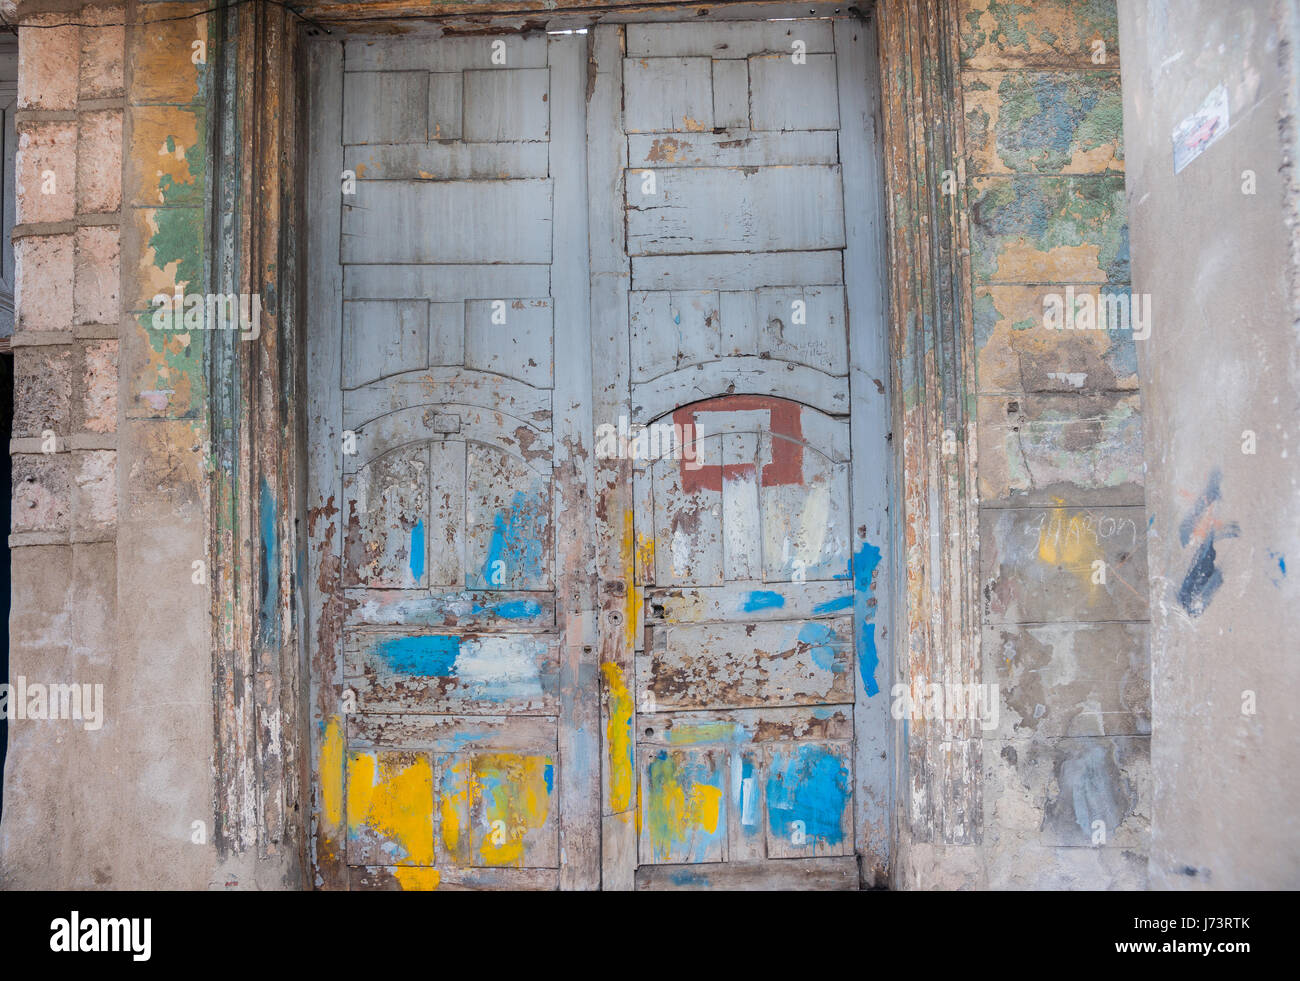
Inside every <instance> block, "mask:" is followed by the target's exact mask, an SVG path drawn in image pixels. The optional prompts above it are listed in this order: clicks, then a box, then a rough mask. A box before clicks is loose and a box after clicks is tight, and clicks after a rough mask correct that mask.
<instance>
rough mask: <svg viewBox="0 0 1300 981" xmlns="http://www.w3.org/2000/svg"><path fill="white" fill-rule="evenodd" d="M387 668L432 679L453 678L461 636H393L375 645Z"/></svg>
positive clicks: (376, 651)
mask: <svg viewBox="0 0 1300 981" xmlns="http://www.w3.org/2000/svg"><path fill="white" fill-rule="evenodd" d="M375 653H376V654H378V655H379V656H380V657H381V658H383V659H384V661H385V662H386V663H387V664H388V667H389V668H390V669H391V670H393V671H395V672H398V673H400V674H414V675H423V676H425V677H430V678H447V677H454V676H455V674H456V658H457V657H458V656H459V655H460V638H459V637H455V636H451V635H449V634H435V635H432V636H429V637H392V638H390V639H388V640H385V641H383V642H381V643H380V644H379V645H378V646H376V647H375Z"/></svg>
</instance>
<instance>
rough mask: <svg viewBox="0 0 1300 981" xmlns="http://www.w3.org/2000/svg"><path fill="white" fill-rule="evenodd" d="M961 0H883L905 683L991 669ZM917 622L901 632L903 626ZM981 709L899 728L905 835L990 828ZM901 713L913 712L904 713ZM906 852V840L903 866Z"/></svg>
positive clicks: (957, 835)
mask: <svg viewBox="0 0 1300 981" xmlns="http://www.w3.org/2000/svg"><path fill="white" fill-rule="evenodd" d="M958 7H959V4H958V3H957V0H882V2H881V3H880V5H879V17H880V73H881V81H882V94H883V98H884V133H885V141H884V142H885V188H886V195H887V200H888V208H887V213H888V218H889V224H888V241H889V293H890V333H891V336H890V351H891V371H892V374H893V378H892V382H893V397H894V446H895V461H896V462H895V466H896V467H897V468H898V479H897V482H896V484H895V486H896V487H897V488H898V489H899V492H900V493H899V496H898V498H897V499H896V500H895V507H896V508H897V512H896V516H895V524H894V532H895V536H896V537H895V549H896V554H897V556H898V559H899V561H898V562H897V564H896V566H895V568H896V570H897V572H896V574H897V576H898V577H899V581H898V582H897V583H896V584H895V594H896V595H897V597H899V601H898V603H897V605H896V612H895V631H896V636H897V637H898V638H900V639H899V641H898V643H897V644H896V645H895V651H896V652H897V655H896V656H897V658H898V662H897V673H896V676H895V677H896V681H897V682H898V683H902V684H906V685H909V686H910V688H911V690H912V692H913V697H914V698H915V697H916V693H918V692H921V691H924V690H925V689H924V688H923V687H922V686H925V685H928V684H930V683H931V682H943V683H945V684H954V683H960V684H963V685H967V684H972V683H978V682H980V681H981V680H982V679H981V674H980V670H981V669H980V648H979V643H980V631H979V582H978V575H979V573H978V565H979V563H978V561H976V559H975V558H974V557H975V556H977V555H978V554H979V537H978V527H979V524H978V504H979V502H978V490H977V485H976V482H975V462H976V461H975V454H976V450H975V447H976V440H975V409H974V405H975V354H974V336H973V328H972V323H971V286H970V283H971V278H970V245H969V230H968V225H967V216H968V214H969V209H968V206H967V192H966V184H965V152H964V145H963V141H964V129H963V114H962V98H961V84H960V73H959V65H958V42H959V27H958V20H957V18H958ZM904 637H905V638H906V641H905V642H904V641H903V640H902V638H904ZM977 725H978V723H977V722H975V721H974V720H955V721H941V720H923V719H913V720H910V726H909V728H908V730H907V732H908V736H907V741H906V743H904V742H903V740H902V733H901V732H899V733H897V734H896V735H897V738H898V739H899V743H898V752H897V753H896V754H895V759H894V766H895V772H896V774H897V786H898V788H899V790H898V808H899V813H898V822H899V826H898V829H897V830H896V831H895V841H896V842H897V843H898V846H899V849H900V850H901V849H903V848H905V847H906V844H907V842H908V841H927V842H946V843H952V844H967V843H972V842H977V841H979V840H980V834H981V824H982V809H983V805H982V801H981V795H980V773H981V766H982V755H981V749H980V747H981V740H980V733H979V731H978V729H977V728H976V726H977ZM900 726H901V723H900ZM901 867H902V863H901V862H900V861H899V859H898V856H897V855H896V856H895V861H894V870H895V872H894V874H895V876H897V870H898V869H899V868H901Z"/></svg>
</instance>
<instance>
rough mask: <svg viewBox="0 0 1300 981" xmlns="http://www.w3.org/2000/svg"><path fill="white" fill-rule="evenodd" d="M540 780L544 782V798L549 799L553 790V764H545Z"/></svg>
mask: <svg viewBox="0 0 1300 981" xmlns="http://www.w3.org/2000/svg"><path fill="white" fill-rule="evenodd" d="M542 779H543V780H545V781H546V796H547V797H550V796H551V795H552V794H553V793H554V788H555V764H554V763H547V764H546V767H545V769H543V770H542Z"/></svg>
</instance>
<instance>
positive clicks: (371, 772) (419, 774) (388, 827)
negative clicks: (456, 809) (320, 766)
mask: <svg viewBox="0 0 1300 981" xmlns="http://www.w3.org/2000/svg"><path fill="white" fill-rule="evenodd" d="M376 757H378V758H376ZM347 797H348V831H349V833H351V832H353V831H355V830H356V829H357V828H359V827H365V828H367V829H370V830H372V831H373V832H374V833H375V834H376V835H378V836H379V837H381V838H384V839H387V840H388V841H391V842H394V843H395V844H397V845H398V846H399V847H400V848H401V849H402V851H403V852H404V853H405V854H403V855H401V856H399V857H398V858H396V859H395V860H394V862H393V864H394V865H424V866H431V865H433V861H434V856H433V767H432V766H431V765H430V764H429V760H428V759H427V758H426V757H423V756H415V755H412V754H410V753H384V754H376V753H371V752H360V753H352V754H349V756H348V793H347Z"/></svg>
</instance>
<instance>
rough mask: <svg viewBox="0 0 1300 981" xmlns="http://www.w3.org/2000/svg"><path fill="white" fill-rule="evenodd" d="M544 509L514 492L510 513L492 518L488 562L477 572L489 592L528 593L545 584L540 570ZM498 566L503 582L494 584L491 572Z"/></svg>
mask: <svg viewBox="0 0 1300 981" xmlns="http://www.w3.org/2000/svg"><path fill="white" fill-rule="evenodd" d="M546 509H547V504H546V502H545V500H537V499H530V497H529V495H528V494H526V493H524V492H523V491H515V496H514V498H513V499H512V500H511V502H510V510H509V511H508V512H498V513H497V515H496V517H495V518H493V528H494V530H493V532H492V541H491V542H490V543H489V544H488V554H487V558H486V559H485V560H484V561H483V568H482V570H481V572H480V575H481V576H482V579H483V582H484V584H486V585H487V586H488V587H489V588H492V587H495V588H498V589H500V588H502V587H507V588H510V587H513V588H515V589H527V588H530V587H537V586H540V585H542V584H543V583H544V582H545V581H546V573H545V570H543V569H542V536H543V533H544V532H545V529H546V521H547V517H548V515H547V513H546ZM498 562H501V563H503V569H504V571H505V576H504V578H503V580H502V582H500V583H494V582H493V581H492V572H493V569H494V568H495V566H496V563H498Z"/></svg>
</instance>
